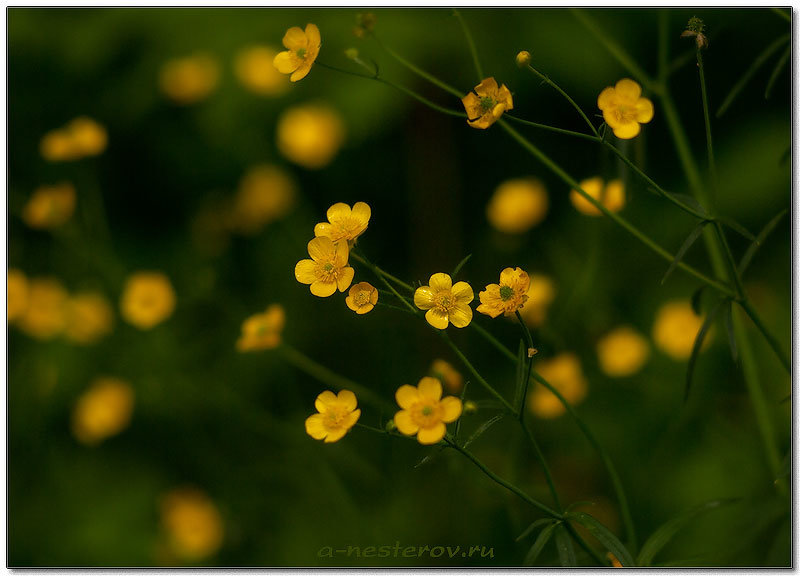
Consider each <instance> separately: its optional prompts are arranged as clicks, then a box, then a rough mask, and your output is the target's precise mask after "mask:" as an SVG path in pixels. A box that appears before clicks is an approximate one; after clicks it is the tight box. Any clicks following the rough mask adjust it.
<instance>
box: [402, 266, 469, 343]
mask: <svg viewBox="0 0 800 576" xmlns="http://www.w3.org/2000/svg"><path fill="white" fill-rule="evenodd" d="M474 298H475V294H474V293H473V291H472V286H470V285H469V284H467V283H466V282H456V283H455V284H453V280H452V279H451V278H450V275H449V274H444V273H442V272H439V273H437V274H434V275H432V276H431V278H430V280H429V281H428V286H420V287H419V288H417V290H416V292H414V304H415V305H416V306H417V308H419V309H420V310H427V312H426V313H425V320H427V321H428V324H430V325H431V326H433V327H434V328H438V329H439V330H444V329H445V328H447V326H448V324H450V323H451V322H452V323H453V326H455V327H456V328H464V327H465V326H468V325H469V323H470V322H472V308H470V306H469V303H470V302H472V300H473V299H474Z"/></svg>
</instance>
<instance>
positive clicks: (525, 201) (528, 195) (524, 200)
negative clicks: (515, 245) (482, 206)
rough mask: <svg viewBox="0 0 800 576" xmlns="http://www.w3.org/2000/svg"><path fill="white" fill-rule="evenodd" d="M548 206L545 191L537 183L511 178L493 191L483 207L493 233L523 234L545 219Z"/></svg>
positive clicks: (541, 185)
mask: <svg viewBox="0 0 800 576" xmlns="http://www.w3.org/2000/svg"><path fill="white" fill-rule="evenodd" d="M548 206H549V201H548V199H547V191H546V190H545V188H544V185H543V184H542V183H541V182H540V181H539V180H537V179H535V178H514V179H512V180H506V181H505V182H503V183H501V184H500V185H499V186H498V187H497V189H496V190H495V191H494V194H493V195H492V198H491V199H490V200H489V204H488V205H487V206H486V216H487V218H488V219H489V223H490V224H491V225H492V226H493V227H494V228H495V229H496V230H499V231H500V232H505V233H507V234H522V233H523V232H527V231H528V230H530V229H531V228H533V227H534V226H536V225H537V224H539V222H541V221H542V220H543V219H544V217H545V216H546V215H547V209H548Z"/></svg>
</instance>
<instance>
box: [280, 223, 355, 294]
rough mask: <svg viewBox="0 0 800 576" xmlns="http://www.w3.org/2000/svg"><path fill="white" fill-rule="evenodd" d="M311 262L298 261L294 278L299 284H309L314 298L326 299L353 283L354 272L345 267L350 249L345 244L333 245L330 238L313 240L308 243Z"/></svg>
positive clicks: (306, 260) (307, 260)
mask: <svg viewBox="0 0 800 576" xmlns="http://www.w3.org/2000/svg"><path fill="white" fill-rule="evenodd" d="M308 255H309V256H311V260H309V259H305V260H300V262H298V263H297V266H295V268H294V276H295V278H297V281H298V282H300V283H301V284H311V287H310V289H311V293H312V294H313V295H314V296H321V297H323V298H324V297H326V296H330V295H332V294H333V293H334V292H336V289H337V288H338V289H339V292H344V291H345V290H347V288H348V287H349V286H350V283H351V282H352V281H353V275H354V274H355V270H353V269H352V268H351V267H350V266H348V265H347V260H348V258H349V256H350V249H349V248H348V247H347V243H346V242H339V243H338V244H334V243H333V241H332V240H331V239H330V238H325V237H322V238H314V239H313V240H311V242H309V243H308Z"/></svg>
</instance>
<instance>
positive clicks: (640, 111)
mask: <svg viewBox="0 0 800 576" xmlns="http://www.w3.org/2000/svg"><path fill="white" fill-rule="evenodd" d="M597 107H598V108H600V110H602V111H603V119H604V120H605V121H606V124H608V126H609V127H610V128H611V129H612V130H613V131H614V136H616V137H617V138H620V139H622V140H630V139H631V138H635V137H636V136H638V135H639V131H640V130H641V129H642V127H641V126H640V125H641V124H647V123H648V122H650V120H652V119H653V103H652V102H651V101H650V100H649V99H647V98H642V87H641V86H639V84H637V83H636V82H634V81H633V80H631V79H630V78H623V79H622V80H620V81H619V82H617V84H616V86H609V87H608V88H605V89H604V90H603V91H602V92H600V95H599V96H598V97H597Z"/></svg>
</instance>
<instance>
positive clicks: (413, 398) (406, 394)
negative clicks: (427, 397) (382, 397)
mask: <svg viewBox="0 0 800 576" xmlns="http://www.w3.org/2000/svg"><path fill="white" fill-rule="evenodd" d="M394 399H395V400H397V405H398V406H400V408H403V409H405V410H411V407H412V406H413V405H414V404H415V403H416V402H418V401H419V391H418V390H417V389H416V388H415V387H414V386H409V385H408V384H403V385H402V386H400V388H398V389H397V392H395V393H394Z"/></svg>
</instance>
